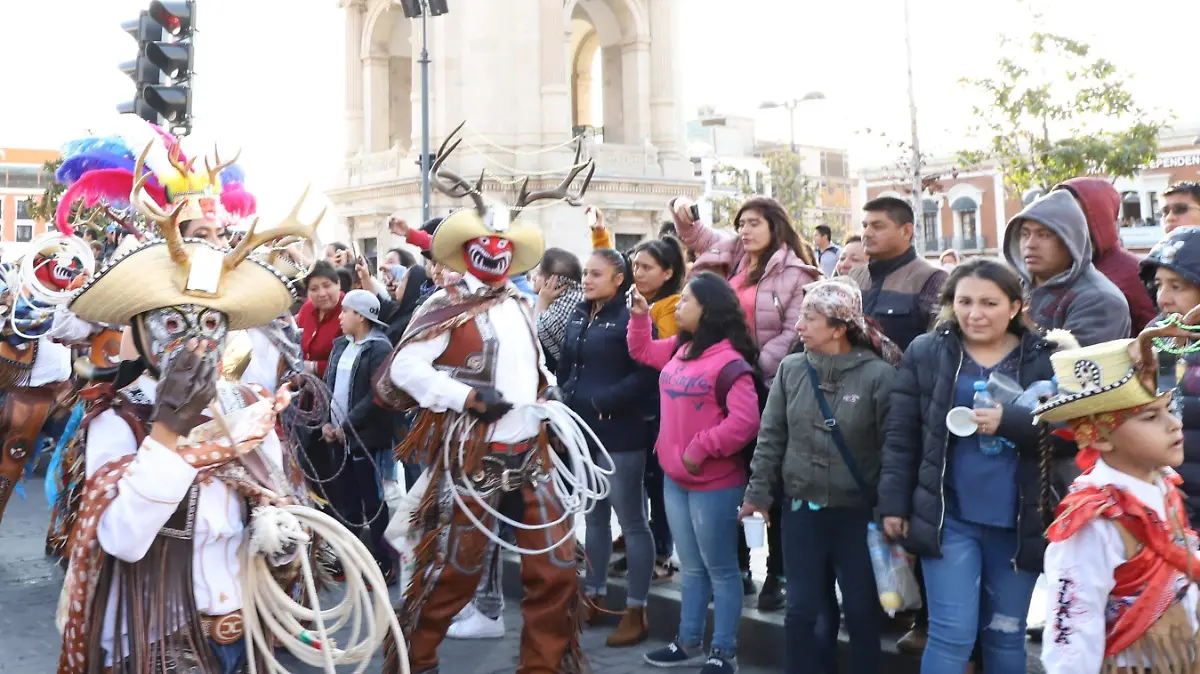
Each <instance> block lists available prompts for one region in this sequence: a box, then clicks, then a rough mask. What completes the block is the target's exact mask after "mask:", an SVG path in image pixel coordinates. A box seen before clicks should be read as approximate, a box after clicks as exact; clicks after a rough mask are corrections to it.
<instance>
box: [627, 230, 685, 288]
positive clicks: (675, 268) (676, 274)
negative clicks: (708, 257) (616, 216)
mask: <svg viewBox="0 0 1200 674" xmlns="http://www.w3.org/2000/svg"><path fill="white" fill-rule="evenodd" d="M638 253H645V254H647V255H649V256H650V257H652V258H654V262H655V264H657V265H658V266H659V267H662V268H663V269H667V270H670V272H671V278H669V279H667V282H666V283H664V284H662V287H661V288H659V289H658V292H657V293H655V294H654V297H647V298H646V301H648V302H654V301H655V300H660V299H662V298H664V297H670V296H671V295H678V294H679V292H680V291H681V290H682V289H683V280H684V277H686V276H687V260H686V259H685V255H684V252H683V244H682V243H680V241H679V239H676V238H675V237H673V236H671V235H667V236H664V237H663V238H661V239H650V240H648V241H643V242H641V243H639V244H638V245H636V246H634V247H633V250H631V251H629V259H630V260H632V259H633V258H635V257H637V254H638Z"/></svg>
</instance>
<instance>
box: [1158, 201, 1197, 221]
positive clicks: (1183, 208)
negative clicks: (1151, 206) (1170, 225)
mask: <svg viewBox="0 0 1200 674" xmlns="http://www.w3.org/2000/svg"><path fill="white" fill-rule="evenodd" d="M1193 208H1197V209H1200V206H1192V205H1191V204H1168V205H1166V206H1163V208H1162V215H1163V217H1164V218H1165V217H1167V216H1168V215H1185V214H1187V212H1188V211H1190V210H1192V209H1193Z"/></svg>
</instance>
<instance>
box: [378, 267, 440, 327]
mask: <svg viewBox="0 0 1200 674" xmlns="http://www.w3.org/2000/svg"><path fill="white" fill-rule="evenodd" d="M404 278H405V282H404V295H402V296H401V297H400V300H399V301H396V300H394V299H391V298H388V297H381V298H379V320H381V321H383V322H384V323H387V324H388V327H387V330H386V331H385V332H386V334H387V338H388V340H389V341H391V343H392V344H396V343H398V342H399V341H400V338H401V337H403V336H404V331H405V330H407V329H408V323H409V321H411V320H412V317H413V314H414V313H416V311H417V309H419V308H420V307H421V301H422V299H423V296H422V292H421V290H422V288H423V287H424V285H425V282H426V281H427V280H429V277H428V276H427V275H426V274H425V270H424V269H422V268H421V267H412V268H411V269H409V270H408V273H406V274H405V276H404ZM424 297H428V296H424Z"/></svg>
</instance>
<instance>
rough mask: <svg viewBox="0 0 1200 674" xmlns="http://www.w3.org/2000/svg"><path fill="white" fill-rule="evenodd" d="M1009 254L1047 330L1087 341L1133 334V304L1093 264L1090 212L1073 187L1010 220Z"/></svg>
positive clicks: (1006, 247)
mask: <svg viewBox="0 0 1200 674" xmlns="http://www.w3.org/2000/svg"><path fill="white" fill-rule="evenodd" d="M1004 258H1005V259H1006V260H1008V263H1009V264H1011V265H1012V266H1013V267H1014V268H1016V270H1017V273H1018V274H1020V275H1021V279H1022V281H1023V282H1024V285H1025V289H1026V292H1028V293H1029V302H1028V304H1027V306H1028V307H1029V315H1030V317H1031V318H1032V319H1033V322H1034V323H1036V324H1037V325H1038V327H1039V328H1041V329H1042V330H1050V329H1053V328H1063V329H1065V330H1069V331H1071V333H1072V334H1073V335H1075V338H1076V339H1078V340H1079V343H1080V344H1081V345H1083V346H1089V345H1091V344H1097V343H1099V342H1106V341H1109V340H1113V339H1122V338H1125V337H1128V336H1129V328H1130V318H1129V303H1128V302H1126V301H1125V297H1124V296H1123V295H1122V294H1121V291H1120V290H1119V289H1118V288H1117V287H1116V286H1115V285H1113V283H1112V281H1110V280H1108V279H1107V278H1106V277H1105V276H1104V274H1101V273H1100V272H1099V271H1098V270H1097V269H1096V267H1095V266H1094V265H1093V264H1092V241H1091V237H1090V236H1089V233H1088V223H1087V217H1086V216H1085V215H1084V213H1083V209H1081V208H1080V207H1079V204H1078V203H1076V201H1075V197H1074V196H1072V194H1071V192H1069V191H1066V190H1058V191H1054V192H1051V193H1050V194H1047V195H1046V196H1044V197H1042V198H1041V199H1038V200H1037V201H1035V202H1033V203H1032V204H1030V205H1029V206H1027V207H1026V208H1025V210H1023V211H1021V212H1020V213H1018V214H1017V215H1016V216H1014V217H1013V219H1012V220H1009V221H1008V226H1007V227H1006V228H1005V230H1004Z"/></svg>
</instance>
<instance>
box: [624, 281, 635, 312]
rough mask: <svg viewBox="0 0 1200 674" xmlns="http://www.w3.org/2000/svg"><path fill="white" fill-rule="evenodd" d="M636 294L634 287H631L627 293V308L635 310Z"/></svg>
mask: <svg viewBox="0 0 1200 674" xmlns="http://www.w3.org/2000/svg"><path fill="white" fill-rule="evenodd" d="M634 292H635V291H634V288H633V286H629V290H626V291H625V306H626V307H627V308H630V309H632V308H633V293H634Z"/></svg>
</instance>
